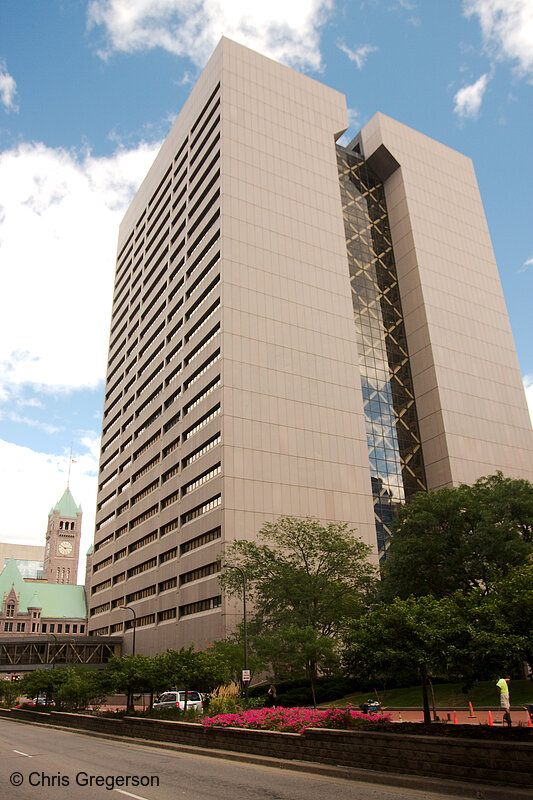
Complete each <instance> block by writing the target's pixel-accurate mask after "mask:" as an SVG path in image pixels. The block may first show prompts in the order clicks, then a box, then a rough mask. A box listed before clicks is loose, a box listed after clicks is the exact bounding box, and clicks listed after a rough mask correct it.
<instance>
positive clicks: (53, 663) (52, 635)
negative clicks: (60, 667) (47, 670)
mask: <svg viewBox="0 0 533 800" xmlns="http://www.w3.org/2000/svg"><path fill="white" fill-rule="evenodd" d="M50 636H51V637H52V638H53V640H54V644H55V646H56V648H57V636H56V635H55V633H50ZM56 656H57V652H56V653H54V657H53V659H52V669H55V668H56ZM47 661H48V663H50V642H48V658H47Z"/></svg>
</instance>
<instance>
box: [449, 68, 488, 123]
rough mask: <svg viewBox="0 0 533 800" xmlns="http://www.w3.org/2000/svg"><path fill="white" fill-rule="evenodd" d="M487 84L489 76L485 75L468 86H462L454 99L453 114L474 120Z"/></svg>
mask: <svg viewBox="0 0 533 800" xmlns="http://www.w3.org/2000/svg"><path fill="white" fill-rule="evenodd" d="M488 82H489V75H488V74H487V73H486V74H485V75H482V76H481V78H478V80H477V81H476V82H475V83H472V84H471V85H470V86H464V87H463V88H462V89H459V91H458V92H457V93H456V94H455V97H454V101H455V106H454V109H453V110H454V111H455V113H456V114H458V115H459V116H460V117H470V118H471V119H475V118H476V117H477V115H478V114H479V109H480V108H481V103H482V101H483V95H484V94H485V90H486V88H487V84H488Z"/></svg>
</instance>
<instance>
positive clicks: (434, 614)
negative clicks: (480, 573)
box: [343, 586, 532, 722]
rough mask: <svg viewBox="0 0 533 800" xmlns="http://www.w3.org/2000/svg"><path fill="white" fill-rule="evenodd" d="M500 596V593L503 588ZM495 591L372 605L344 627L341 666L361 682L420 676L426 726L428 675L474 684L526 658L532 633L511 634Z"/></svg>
mask: <svg viewBox="0 0 533 800" xmlns="http://www.w3.org/2000/svg"><path fill="white" fill-rule="evenodd" d="M501 591H502V592H503V591H504V587H503V586H502V588H501ZM502 597H503V596H500V597H498V590H496V591H495V592H494V593H493V594H492V595H491V597H490V599H488V598H487V597H486V596H485V595H484V593H483V590H482V589H475V590H474V591H473V592H471V593H470V594H469V595H466V594H463V593H461V592H457V593H456V594H455V595H454V596H453V597H445V598H441V599H436V598H435V597H433V596H431V595H425V596H423V597H413V596H411V597H409V598H407V599H406V600H402V599H401V598H399V597H396V598H394V600H393V601H392V602H391V603H378V604H376V605H375V606H374V607H373V608H372V609H371V610H370V611H369V612H368V613H367V614H366V615H365V616H364V617H360V618H359V619H356V620H353V621H351V622H350V623H348V624H347V626H346V630H345V635H344V644H345V651H344V654H343V662H344V666H345V667H346V669H348V670H349V671H350V672H351V673H352V674H354V675H358V676H364V677H382V676H384V675H385V676H387V677H390V676H395V677H397V678H399V679H406V678H407V679H408V678H409V677H410V676H412V675H414V674H415V673H417V674H418V676H419V678H420V682H421V687H422V702H423V706H424V721H425V722H430V717H429V701H428V694H427V682H428V679H429V678H430V677H431V676H435V675H437V676H440V677H448V678H461V679H462V680H463V681H464V682H465V683H466V685H467V686H468V685H472V684H473V682H474V681H475V680H476V679H479V678H484V677H487V676H492V675H494V674H496V673H501V672H502V671H505V670H508V671H513V670H516V668H517V667H518V666H519V664H520V662H521V660H522V659H523V658H524V656H525V654H526V652H527V648H528V646H529V645H530V642H531V637H532V635H531V632H530V631H527V633H524V632H521V631H519V630H513V629H510V627H509V624H508V619H507V618H506V616H505V614H504V612H503V609H502Z"/></svg>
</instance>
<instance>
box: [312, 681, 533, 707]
mask: <svg viewBox="0 0 533 800" xmlns="http://www.w3.org/2000/svg"><path fill="white" fill-rule="evenodd" d="M376 688H377V687H376ZM428 688H429V687H428ZM433 688H434V690H435V705H436V706H437V707H438V708H445V707H450V708H460V707H467V706H468V701H470V702H471V703H472V705H473V706H474V707H475V706H490V707H498V706H499V705H500V701H499V692H498V689H497V688H496V681H479V682H478V683H476V684H475V685H474V686H473V687H472V688H471V689H470V691H469V692H468V694H463V693H462V691H461V684H460V683H446V684H438V685H434V687H433ZM509 690H510V693H511V705H512V706H522V705H524V703H533V683H532V682H531V681H528V680H521V681H511V682H510V684H509ZM378 695H379V699H380V701H381V703H382V705H383V706H384V707H385V708H387V707H390V708H394V707H397V708H409V707H420V706H421V705H422V690H421V688H420V686H408V687H406V688H405V689H390V690H388V691H385V692H384V691H380V689H379V688H378ZM370 697H372V698H373V699H375V694H374V693H373V692H367V693H366V694H360V693H358V694H352V695H349V696H348V697H343V698H342V699H341V700H336V701H335V702H333V703H323V704H322V706H323V707H324V708H326V707H328V706H329V707H330V708H331V707H338V708H344V707H345V706H346V705H347V704H348V703H351V704H352V705H353V706H358V705H359V703H362V702H364V701H365V700H368V698H370ZM429 702H430V705H431V690H430V691H429Z"/></svg>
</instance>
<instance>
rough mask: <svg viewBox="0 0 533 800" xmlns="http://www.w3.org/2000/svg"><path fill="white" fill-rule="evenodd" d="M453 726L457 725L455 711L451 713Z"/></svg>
mask: <svg viewBox="0 0 533 800" xmlns="http://www.w3.org/2000/svg"><path fill="white" fill-rule="evenodd" d="M453 724H454V725H457V714H456V713H455V709H454V711H453Z"/></svg>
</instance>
